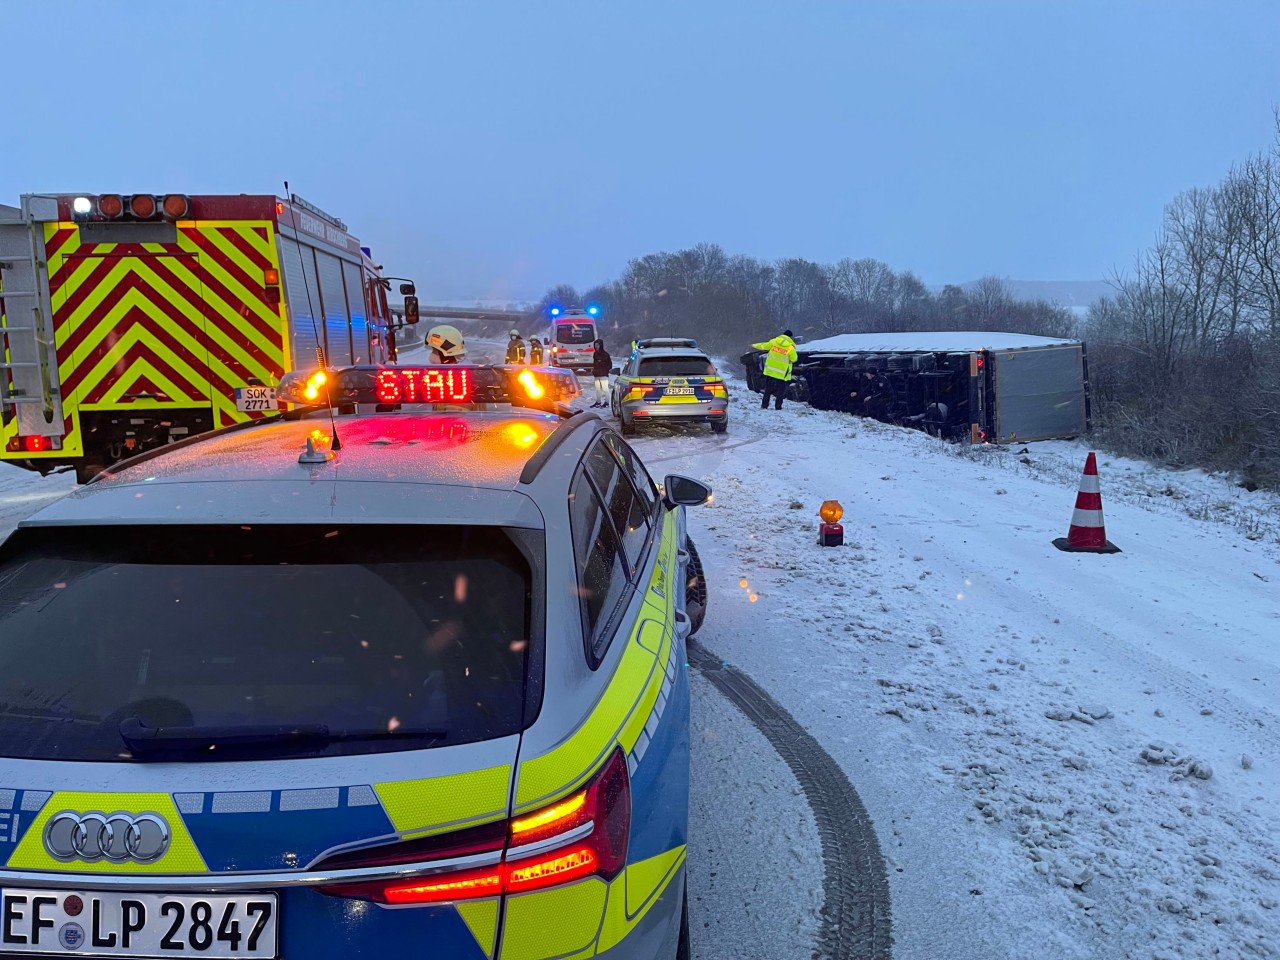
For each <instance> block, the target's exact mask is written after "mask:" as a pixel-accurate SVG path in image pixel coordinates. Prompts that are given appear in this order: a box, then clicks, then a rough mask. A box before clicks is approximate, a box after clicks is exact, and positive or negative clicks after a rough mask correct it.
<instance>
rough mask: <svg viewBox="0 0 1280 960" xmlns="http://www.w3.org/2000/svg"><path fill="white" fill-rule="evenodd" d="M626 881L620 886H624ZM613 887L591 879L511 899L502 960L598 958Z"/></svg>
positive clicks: (503, 935)
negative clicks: (602, 930) (597, 950)
mask: <svg viewBox="0 0 1280 960" xmlns="http://www.w3.org/2000/svg"><path fill="white" fill-rule="evenodd" d="M620 882H621V878H619V879H618V880H615V881H614V884H615V885H616V884H619V883H620ZM608 895H609V884H607V883H605V882H604V881H603V880H601V879H599V878H598V877H588V878H587V879H586V880H582V881H580V882H578V883H571V884H567V885H566V886H563V887H551V888H549V889H546V890H535V891H534V892H533V893H520V894H515V895H512V896H508V897H507V908H506V915H505V916H504V918H503V921H502V953H501V955H500V957H501V960H543V958H545V957H576V956H588V957H589V956H592V955H593V954H594V953H595V942H596V936H597V935H598V934H599V933H600V924H601V921H602V920H603V919H604V905H605V901H606V899H607V898H608Z"/></svg>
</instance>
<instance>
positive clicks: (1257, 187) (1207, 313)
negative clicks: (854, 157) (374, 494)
mask: <svg viewBox="0 0 1280 960" xmlns="http://www.w3.org/2000/svg"><path fill="white" fill-rule="evenodd" d="M1111 286H1112V288H1113V290H1114V293H1113V294H1112V295H1111V296H1108V297H1105V298H1103V299H1101V300H1099V301H1098V302H1096V303H1095V304H1093V305H1092V306H1091V307H1090V308H1089V311H1088V315H1087V317H1086V318H1083V319H1080V318H1077V317H1076V316H1075V315H1074V314H1072V313H1071V312H1070V311H1068V310H1066V309H1063V308H1061V307H1059V306H1057V305H1054V304H1051V303H1048V302H1046V301H1042V300H1025V299H1019V298H1018V297H1016V296H1014V294H1013V292H1012V290H1011V288H1010V287H1009V285H1008V284H1007V283H1005V282H1004V281H1002V280H1001V279H999V278H998V277H994V276H989V277H984V278H983V279H981V280H979V281H977V282H976V283H974V284H971V285H968V286H965V287H960V286H956V285H948V286H945V287H943V288H942V289H941V290H937V291H935V290H931V289H930V288H929V287H928V286H926V285H925V283H924V281H923V280H921V279H920V278H919V277H918V276H916V275H915V274H914V273H912V272H911V271H904V272H896V271H894V270H893V269H892V268H891V267H890V266H889V265H888V264H885V263H883V262H881V261H879V260H875V259H871V258H864V259H843V260H840V261H838V262H837V263H834V264H822V263H814V262H812V261H809V260H803V259H796V258H792V259H783V260H776V261H772V262H769V261H764V260H760V259H757V258H754V257H749V256H741V255H730V254H727V253H726V252H725V251H724V250H723V249H722V248H721V247H720V246H719V245H717V244H714V243H700V244H698V245H697V246H694V247H690V248H689V249H686V250H679V251H676V252H675V253H665V252H664V253H652V254H649V255H647V256H643V257H639V258H637V259H634V260H632V261H630V263H628V264H627V267H626V269H625V270H624V271H623V274H622V276H621V277H619V278H618V279H617V280H614V281H612V282H609V283H604V284H601V285H599V286H596V287H593V288H591V289H589V290H586V291H578V290H576V289H574V288H573V287H570V286H559V287H555V288H553V289H551V290H549V291H547V294H546V295H545V296H544V297H543V298H542V301H541V302H540V303H539V304H537V305H536V307H534V308H533V309H531V311H530V313H529V319H528V321H527V322H526V323H524V324H521V327H522V328H523V329H524V330H525V332H526V333H530V332H532V333H538V332H541V331H542V330H544V329H545V328H546V321H545V317H546V316H547V310H548V309H549V308H550V307H551V306H552V305H553V304H559V305H561V306H570V305H581V304H586V303H596V304H598V305H599V306H600V308H601V329H602V333H603V336H604V338H605V340H606V346H607V347H609V348H610V349H611V350H612V351H613V353H614V354H615V356H616V355H618V354H619V353H620V352H621V351H620V349H619V348H625V346H626V345H627V344H629V343H630V341H631V340H632V339H637V338H641V337H658V336H694V337H696V338H697V339H698V341H699V343H700V345H702V346H704V347H705V348H706V349H708V350H709V351H711V352H712V353H715V354H719V355H722V356H726V357H729V358H730V359H731V360H736V358H737V357H738V356H739V355H740V354H741V353H742V352H744V350H745V349H746V348H747V347H748V346H749V344H751V343H752V342H755V341H759V340H764V339H767V338H769V337H772V336H774V335H775V334H777V333H778V332H780V331H782V330H783V329H790V330H792V331H793V332H794V333H796V334H797V335H798V337H800V338H803V339H805V340H814V339H818V338H821V337H826V336H831V335H834V334H840V333H864V332H881V331H889V332H892V331H909V330H979V331H981V330H990V331H1007V332H1011V333H1026V334H1033V335H1039V336H1056V337H1079V338H1081V339H1084V340H1085V341H1086V347H1087V351H1088V358H1089V371H1090V381H1091V395H1092V399H1093V414H1094V425H1095V430H1096V440H1095V442H1097V443H1098V444H1099V446H1101V447H1103V448H1107V449H1111V450H1112V451H1114V452H1116V453H1121V454H1128V455H1133V456H1140V457H1146V458H1150V459H1155V460H1159V461H1163V462H1165V463H1171V464H1174V465H1184V466H1200V467H1207V468H1213V469H1229V470H1236V471H1240V472H1241V473H1243V475H1244V479H1245V483H1246V485H1247V486H1249V487H1250V488H1253V487H1254V486H1269V487H1280V112H1278V113H1277V117H1276V135H1275V142H1274V143H1273V144H1272V146H1271V148H1270V149H1268V150H1265V151H1263V152H1261V153H1259V154H1257V155H1256V156H1253V157H1250V158H1249V159H1247V160H1246V161H1244V162H1243V163H1241V164H1239V165H1237V166H1236V167H1234V168H1233V169H1232V170H1230V171H1229V173H1228V174H1227V175H1226V176H1225V177H1224V178H1223V179H1222V181H1221V182H1220V183H1219V184H1217V185H1216V186H1214V187H1209V188H1197V189H1192V190H1188V191H1186V192H1185V193H1183V194H1181V195H1179V196H1177V197H1176V198H1174V200H1173V201H1172V202H1171V203H1170V204H1169V205H1168V207H1167V208H1166V210H1165V213H1164V218H1163V223H1162V225H1161V227H1160V230H1159V232H1158V234H1157V238H1156V242H1155V244H1154V245H1153V246H1152V247H1151V248H1150V249H1149V250H1146V251H1144V252H1143V253H1142V254H1141V255H1140V256H1139V257H1138V258H1137V261H1136V263H1135V264H1134V266H1133V268H1132V269H1131V270H1129V271H1126V272H1117V273H1116V274H1115V275H1114V276H1113V277H1112V278H1111ZM489 326H493V327H494V331H493V332H496V331H497V326H498V325H489ZM486 329H487V327H486ZM477 332H480V331H477Z"/></svg>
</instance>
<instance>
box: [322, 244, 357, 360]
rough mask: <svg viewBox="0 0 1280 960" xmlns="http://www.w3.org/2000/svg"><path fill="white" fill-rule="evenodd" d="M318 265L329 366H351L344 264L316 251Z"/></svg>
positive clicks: (327, 254) (323, 252) (349, 328)
mask: <svg viewBox="0 0 1280 960" xmlns="http://www.w3.org/2000/svg"><path fill="white" fill-rule="evenodd" d="M316 263H317V264H318V265H319V267H320V299H321V300H322V301H323V305H322V307H323V311H324V336H325V350H326V352H327V354H328V357H329V363H330V364H332V365H333V366H335V367H345V366H348V365H349V364H350V363H351V320H350V318H349V317H348V315H347V292H346V290H344V289H343V287H342V261H341V260H339V259H338V258H337V257H335V256H334V255H333V254H331V253H326V252H325V251H323V250H316Z"/></svg>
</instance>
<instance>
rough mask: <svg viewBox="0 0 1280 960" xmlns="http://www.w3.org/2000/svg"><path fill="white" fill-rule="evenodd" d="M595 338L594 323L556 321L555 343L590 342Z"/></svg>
mask: <svg viewBox="0 0 1280 960" xmlns="http://www.w3.org/2000/svg"><path fill="white" fill-rule="evenodd" d="M595 339H596V326H595V324H594V323H557V324H556V343H591V342H592V341H594V340H595Z"/></svg>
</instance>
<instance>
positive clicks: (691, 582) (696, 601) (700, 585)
mask: <svg viewBox="0 0 1280 960" xmlns="http://www.w3.org/2000/svg"><path fill="white" fill-rule="evenodd" d="M686 544H687V546H688V548H689V565H688V567H687V569H686V571H685V577H686V578H687V579H686V583H685V588H684V611H685V613H687V614H688V615H689V636H693V635H694V634H695V633H697V632H698V631H699V630H701V629H702V621H704V620H705V619H706V618H707V580H706V577H704V576H703V575H702V558H701V557H700V556H698V548H697V547H695V546H694V545H693V541H692V540H688V541H686Z"/></svg>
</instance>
